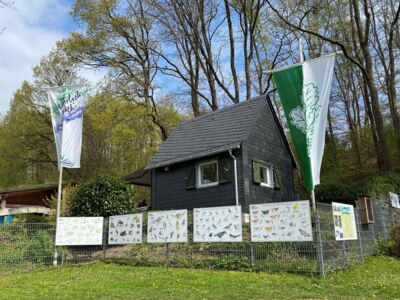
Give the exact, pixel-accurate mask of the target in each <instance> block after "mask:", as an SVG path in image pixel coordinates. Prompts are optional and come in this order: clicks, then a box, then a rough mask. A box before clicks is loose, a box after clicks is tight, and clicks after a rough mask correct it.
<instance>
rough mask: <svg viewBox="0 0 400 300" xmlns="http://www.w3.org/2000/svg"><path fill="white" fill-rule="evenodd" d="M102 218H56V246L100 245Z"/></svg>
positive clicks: (101, 239)
mask: <svg viewBox="0 0 400 300" xmlns="http://www.w3.org/2000/svg"><path fill="white" fill-rule="evenodd" d="M102 241H103V217H70V218H58V221H57V231H56V246H83V245H101V244H102Z"/></svg>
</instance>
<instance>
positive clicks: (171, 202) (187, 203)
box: [152, 149, 244, 209]
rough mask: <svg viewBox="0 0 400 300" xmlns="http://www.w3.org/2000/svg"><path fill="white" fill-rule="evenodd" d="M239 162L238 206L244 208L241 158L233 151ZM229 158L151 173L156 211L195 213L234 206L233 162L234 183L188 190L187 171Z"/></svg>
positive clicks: (183, 165)
mask: <svg viewBox="0 0 400 300" xmlns="http://www.w3.org/2000/svg"><path fill="white" fill-rule="evenodd" d="M233 154H234V155H235V156H236V159H237V168H238V188H239V202H240V204H243V201H244V199H243V180H242V174H243V171H242V154H241V150H240V149H239V150H234V151H233ZM221 157H230V156H229V153H228V152H225V153H221V154H219V155H215V156H209V157H205V158H201V159H199V160H194V161H190V162H184V163H180V164H176V165H172V166H170V169H169V171H164V168H158V169H155V170H153V171H152V208H153V209H180V208H187V209H193V208H196V207H211V206H228V205H235V204H236V200H235V185H234V178H233V159H232V158H231V170H232V180H231V181H230V182H228V183H222V184H219V185H217V186H212V187H204V188H199V189H189V190H188V189H186V180H185V176H186V174H187V170H188V169H189V168H191V167H192V166H193V165H194V164H195V163H196V162H199V161H203V160H209V159H213V158H221Z"/></svg>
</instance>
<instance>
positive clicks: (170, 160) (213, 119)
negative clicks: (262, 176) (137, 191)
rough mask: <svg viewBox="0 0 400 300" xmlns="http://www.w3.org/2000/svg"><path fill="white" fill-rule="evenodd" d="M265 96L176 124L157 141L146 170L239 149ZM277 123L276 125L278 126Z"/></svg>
mask: <svg viewBox="0 0 400 300" xmlns="http://www.w3.org/2000/svg"><path fill="white" fill-rule="evenodd" d="M267 105H268V104H267V100H266V97H265V95H262V96H259V97H256V98H253V99H250V100H247V101H244V102H241V103H239V104H235V105H232V106H230V107H227V108H224V109H221V110H218V111H214V112H211V113H209V114H206V115H204V116H200V117H197V118H194V119H191V120H188V121H184V122H182V123H180V124H179V125H178V126H177V128H176V129H175V130H174V132H173V133H172V134H171V135H170V136H169V137H168V139H167V140H166V141H165V142H164V143H163V144H161V146H160V149H159V150H158V152H157V153H156V154H155V155H154V156H153V158H152V159H151V161H150V163H149V164H148V165H147V167H146V169H154V168H158V167H163V166H167V165H172V164H175V163H178V162H183V161H187V160H192V159H195V158H200V157H205V156H209V155H212V154H216V153H220V152H224V151H227V150H229V149H235V148H239V147H240V144H241V142H242V141H243V140H245V139H246V137H247V135H248V134H249V132H250V129H251V128H252V125H253V123H254V122H255V121H256V119H257V117H258V114H260V113H261V112H262V111H265V110H263V109H262V107H263V106H267ZM278 126H280V125H278Z"/></svg>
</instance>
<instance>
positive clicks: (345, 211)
mask: <svg viewBox="0 0 400 300" xmlns="http://www.w3.org/2000/svg"><path fill="white" fill-rule="evenodd" d="M332 212H333V224H334V226H335V239H336V240H337V241H345V240H356V239H357V227H356V218H355V216H354V208H353V205H348V204H343V203H336V202H332Z"/></svg>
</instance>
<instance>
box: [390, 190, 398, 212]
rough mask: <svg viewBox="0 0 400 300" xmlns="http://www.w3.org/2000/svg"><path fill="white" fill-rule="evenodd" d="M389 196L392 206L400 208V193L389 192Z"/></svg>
mask: <svg viewBox="0 0 400 300" xmlns="http://www.w3.org/2000/svg"><path fill="white" fill-rule="evenodd" d="M389 196H390V203H391V204H392V207H395V208H400V202H399V195H397V194H395V193H391V192H389Z"/></svg>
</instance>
